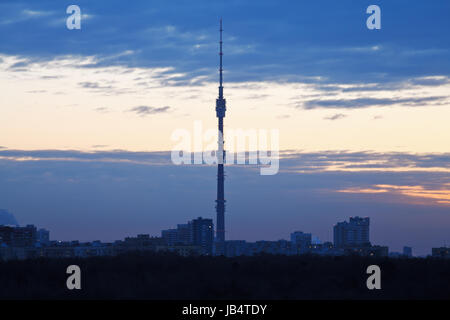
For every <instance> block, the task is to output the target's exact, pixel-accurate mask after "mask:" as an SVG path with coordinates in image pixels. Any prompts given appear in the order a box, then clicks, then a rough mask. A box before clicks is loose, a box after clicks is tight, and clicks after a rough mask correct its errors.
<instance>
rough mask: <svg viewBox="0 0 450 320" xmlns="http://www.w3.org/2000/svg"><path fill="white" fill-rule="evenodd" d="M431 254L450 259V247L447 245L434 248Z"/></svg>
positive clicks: (434, 256)
mask: <svg viewBox="0 0 450 320" xmlns="http://www.w3.org/2000/svg"><path fill="white" fill-rule="evenodd" d="M431 256H432V257H433V258H445V259H450V248H447V247H440V248H432V249H431Z"/></svg>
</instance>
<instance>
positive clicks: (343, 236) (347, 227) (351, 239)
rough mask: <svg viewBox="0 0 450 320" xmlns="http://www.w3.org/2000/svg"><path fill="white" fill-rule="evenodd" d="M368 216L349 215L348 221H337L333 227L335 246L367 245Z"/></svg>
mask: <svg viewBox="0 0 450 320" xmlns="http://www.w3.org/2000/svg"><path fill="white" fill-rule="evenodd" d="M369 225H370V219H369V218H360V217H351V218H350V221H349V222H347V221H344V222H338V223H337V224H336V225H335V226H334V229H333V233H334V246H335V247H336V248H346V247H367V246H370V241H369Z"/></svg>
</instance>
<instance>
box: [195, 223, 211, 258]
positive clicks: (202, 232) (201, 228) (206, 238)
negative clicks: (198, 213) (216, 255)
mask: <svg viewBox="0 0 450 320" xmlns="http://www.w3.org/2000/svg"><path fill="white" fill-rule="evenodd" d="M190 224H191V226H192V243H193V244H194V245H196V246H200V247H201V248H202V253H203V254H208V255H211V254H212V252H213V242H214V225H213V221H212V219H203V218H202V217H199V218H197V219H194V220H192V221H191V222H190Z"/></svg>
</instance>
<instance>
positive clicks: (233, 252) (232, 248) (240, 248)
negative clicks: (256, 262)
mask: <svg viewBox="0 0 450 320" xmlns="http://www.w3.org/2000/svg"><path fill="white" fill-rule="evenodd" d="M225 253H226V256H227V257H238V256H243V255H246V254H247V241H245V240H227V241H225Z"/></svg>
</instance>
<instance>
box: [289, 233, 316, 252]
mask: <svg viewBox="0 0 450 320" xmlns="http://www.w3.org/2000/svg"><path fill="white" fill-rule="evenodd" d="M311 238H312V237H311V233H304V232H302V231H295V232H293V233H291V246H292V249H293V253H294V254H301V253H306V252H307V251H308V250H309V249H310V248H311Z"/></svg>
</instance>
